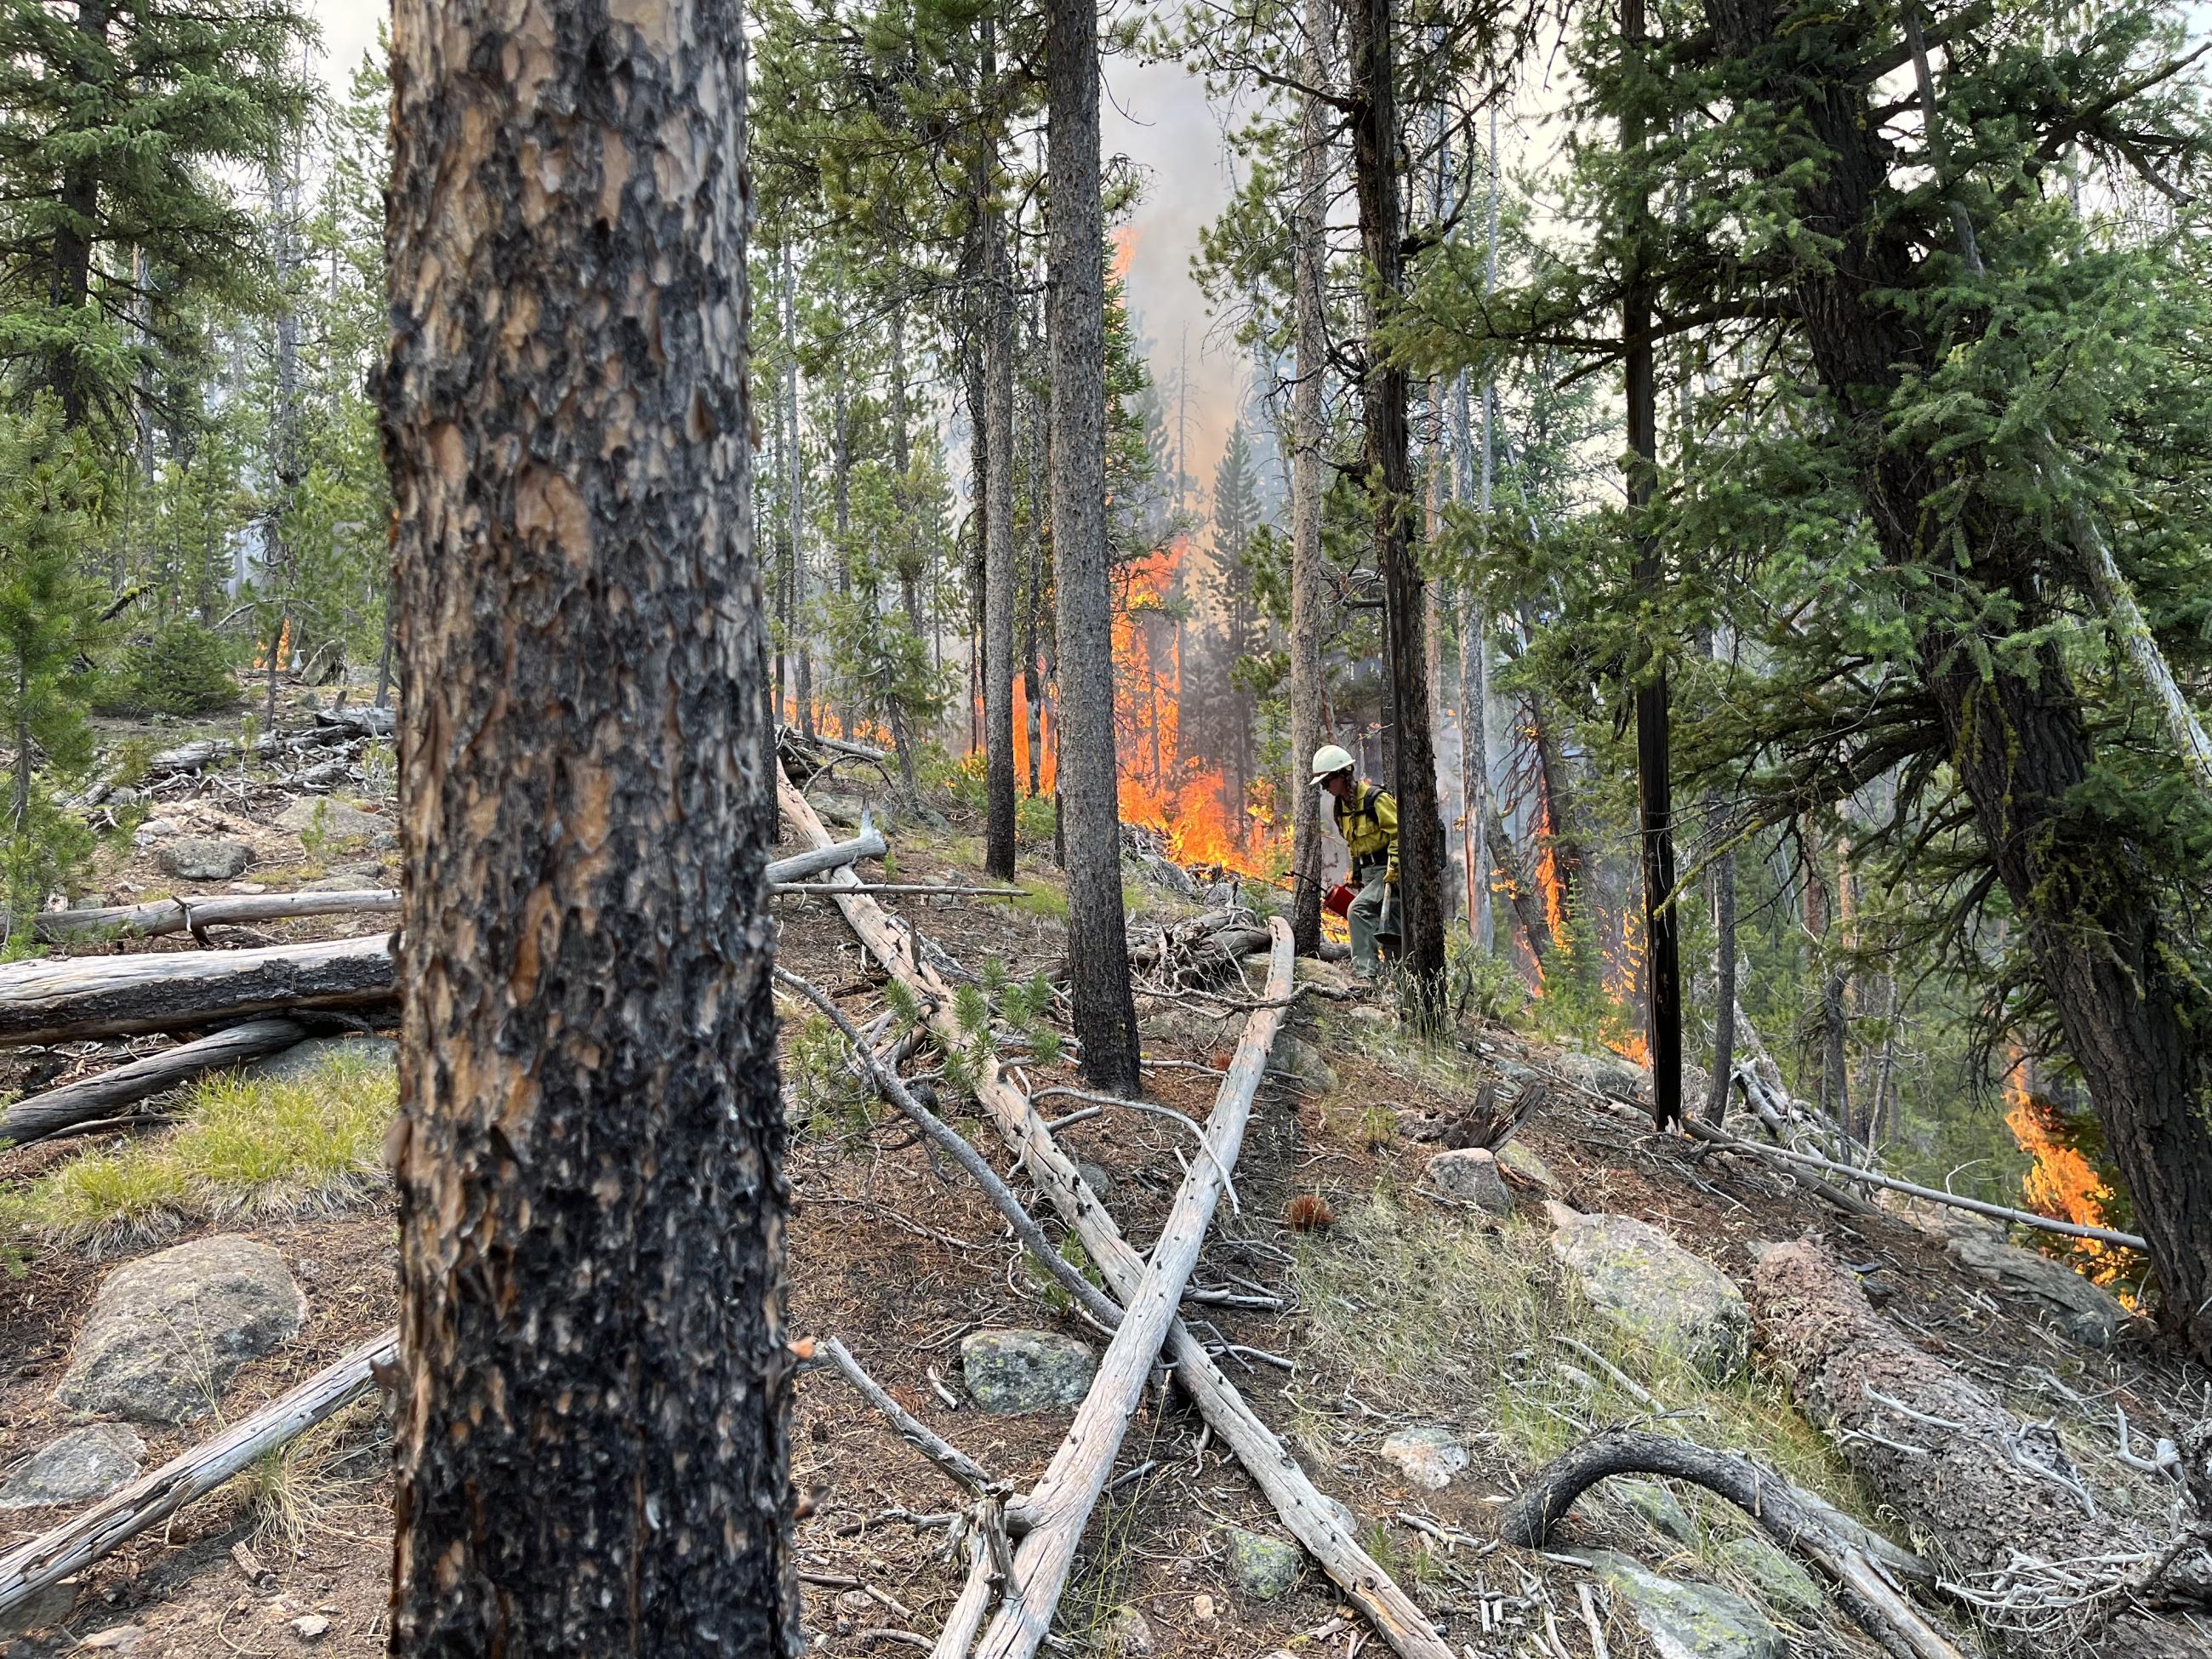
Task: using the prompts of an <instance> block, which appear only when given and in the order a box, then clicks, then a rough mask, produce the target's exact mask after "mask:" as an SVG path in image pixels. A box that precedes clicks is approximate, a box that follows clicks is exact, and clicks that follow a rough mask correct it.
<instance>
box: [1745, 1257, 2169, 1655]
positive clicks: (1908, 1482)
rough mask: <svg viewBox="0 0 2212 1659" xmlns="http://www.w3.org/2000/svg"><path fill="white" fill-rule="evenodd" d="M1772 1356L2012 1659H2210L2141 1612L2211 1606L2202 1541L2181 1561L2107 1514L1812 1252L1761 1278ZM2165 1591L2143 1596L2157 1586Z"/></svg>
mask: <svg viewBox="0 0 2212 1659" xmlns="http://www.w3.org/2000/svg"><path fill="white" fill-rule="evenodd" d="M1751 1304H1752V1310H1753V1318H1754V1320H1755V1321H1756V1323H1757V1327H1758V1330H1759V1335H1760V1338H1761V1340H1763V1341H1764V1343H1765V1346H1766V1351H1767V1352H1768V1353H1769V1354H1770V1355H1771V1356H1772V1357H1773V1358H1775V1359H1776V1360H1778V1361H1779V1362H1780V1363H1781V1364H1782V1366H1783V1367H1784V1370H1785V1371H1786V1372H1787V1374H1788V1375H1789V1376H1790V1389H1791V1392H1792V1394H1793V1395H1795V1397H1796V1401H1797V1403H1798V1405H1799V1407H1801V1408H1802V1410H1803V1411H1804V1412H1805V1413H1806V1415H1807V1416H1808V1417H1809V1418H1811V1419H1812V1420H1813V1421H1814V1423H1815V1424H1817V1425H1820V1427H1821V1428H1823V1429H1824V1430H1826V1431H1827V1432H1828V1434H1829V1435H1830V1436H1831V1437H1832V1438H1833V1439H1834V1440H1835V1441H1836V1443H1837V1444H1838V1447H1839V1448H1840V1449H1841V1451H1842V1453H1843V1456H1844V1462H1847V1463H1849V1464H1850V1466H1851V1467H1852V1468H1854V1469H1855V1470H1857V1472H1858V1474H1859V1475H1860V1476H1861V1477H1862V1478H1863V1479H1864V1480H1866V1481H1867V1482H1868V1484H1869V1486H1872V1487H1873V1488H1874V1490H1875V1492H1877V1493H1878V1494H1880V1496H1881V1498H1882V1499H1883V1500H1884V1501H1885V1502H1886V1503H1887V1504H1890V1505H1891V1506H1892V1507H1893V1508H1894V1509H1895V1510H1897V1511H1898V1513H1899V1515H1901V1516H1903V1517H1904V1518H1905V1521H1906V1522H1907V1523H1908V1524H1909V1525H1910V1526H1911V1529H1912V1532H1913V1534H1914V1535H1915V1536H1916V1537H1919V1538H1924V1539H1926V1540H1928V1541H1929V1553H1930V1554H1931V1556H1933V1557H1934V1558H1935V1559H1936V1561H1937V1565H1938V1566H1939V1568H1940V1569H1941V1570H1942V1572H1943V1576H1944V1577H1943V1583H1944V1588H1945V1589H1946V1590H1947V1592H1948V1593H1949V1594H1950V1595H1953V1596H1954V1598H1956V1599H1958V1600H1960V1601H1963V1602H1965V1603H1966V1604H1967V1605H1969V1606H1971V1607H1972V1608H1973V1609H1974V1611H1975V1612H1976V1613H1977V1615H1978V1618H1979V1619H1980V1620H1981V1622H1982V1623H1983V1624H1984V1626H1986V1627H1988V1628H1989V1629H1990V1630H1991V1631H1992V1632H1995V1633H1996V1634H1997V1635H1998V1636H1999V1637H2000V1638H2002V1639H2003V1640H2004V1641H2005V1643H2006V1644H2007V1646H2008V1648H2009V1649H2010V1650H2013V1651H2015V1652H2021V1653H2027V1652H2029V1651H2031V1650H2033V1651H2036V1652H2048V1651H2052V1650H2063V1649H2064V1648H2066V1647H2068V1646H2069V1645H2073V1646H2075V1647H2077V1648H2078V1650H2080V1651H2082V1652H2087V1653H2096V1654H2106V1655H2111V1656H2114V1659H2118V1656H2123V1655H2125V1656H2131V1659H2132V1656H2151V1655H2177V1656H2179V1655H2189V1656H2203V1655H2205V1654H2208V1653H2212V1642H2208V1641H2207V1640H2206V1639H2205V1638H2203V1637H2201V1636H2199V1635H2197V1633H2196V1632H2193V1631H2191V1630H2189V1629H2186V1628H2185V1627H2184V1626H2179V1625H2177V1624H2170V1623H2166V1622H2161V1621H2159V1620H2153V1619H2151V1618H2149V1617H2148V1616H2146V1615H2145V1614H2143V1613H2142V1612H2141V1611H2139V1609H2140V1607H2142V1605H2143V1604H2144V1603H2146V1602H2148V1601H2156V1600H2165V1601H2191V1602H2193V1601H2199V1600H2201V1599H2203V1597H2205V1595H2207V1594H2208V1592H2212V1558H2208V1557H2207V1556H2206V1554H2205V1552H2204V1550H2203V1546H2202V1543H2201V1541H2199V1542H2198V1543H2197V1545H2196V1547H2193V1548H2187V1549H2184V1550H2181V1551H2179V1552H2177V1551H2176V1549H2175V1547H2174V1541H2172V1540H2171V1539H2163V1538H2153V1537H2152V1536H2150V1535H2149V1534H2148V1533H2147V1532H2146V1531H2145V1530H2144V1529H2143V1528H2142V1527H2141V1526H2140V1525H2139V1524H2138V1523H2136V1522H2134V1521H2133V1520H2132V1519H2131V1518H2130V1517H2129V1516H2126V1515H2125V1514H2124V1513H2116V1512H2114V1511H2113V1510H2111V1509H2110V1508H2109V1507H2108V1506H2106V1505H2100V1504H2099V1503H2098V1502H2097V1500H2096V1497H2095V1494H2094V1493H2093V1492H2091V1490H2090V1489H2089V1486H2088V1484H2087V1482H2086V1481H2085V1480H2083V1478H2082V1476H2081V1474H2080V1473H2079V1472H2078V1471H2076V1470H2075V1468H2074V1467H2073V1465H2072V1464H2071V1463H2070V1462H2069V1460H2068V1458H2067V1456H2066V1454H2065V1451H2064V1449H2063V1446H2062V1445H2061V1443H2060V1442H2059V1439H2058V1437H2057V1433H2056V1432H2055V1431H2052V1430H2051V1428H2050V1427H2049V1426H2048V1425H2035V1426H2031V1425H2026V1424H2023V1423H2022V1422H2021V1420H2020V1419H2018V1418H2016V1417H2015V1416H2014V1415H2013V1414H2012V1413H2011V1412H2010V1411H2008V1409H2007V1408H2006V1407H2005V1405H2004V1403H2003V1401H2001V1400H1999V1399H1998V1398H1997V1397H1996V1395H1993V1394H1991V1393H1990V1390H1989V1389H1985V1388H1984V1387H1983V1386H1982V1385H1981V1384H1980V1383H1977V1382H1974V1381H1972V1379H1970V1378H1968V1377H1966V1376H1961V1375H1960V1373H1959V1372H1957V1371H1956V1370H1953V1369H1952V1368H1951V1367H1950V1366H1948V1365H1947V1364H1944V1363H1943V1362H1942V1360H1940V1359H1938V1358H1936V1357H1935V1356H1934V1355H1932V1354H1930V1353H1929V1352H1926V1351H1925V1350H1923V1349H1922V1348H1920V1347H1918V1346H1916V1345H1915V1344H1913V1343H1911V1342H1910V1341H1908V1340H1905V1337H1904V1336H1903V1335H1902V1334H1900V1333H1899V1331H1898V1330H1897V1329H1896V1328H1895V1327H1893V1325H1891V1324H1890V1323H1889V1322H1888V1321H1887V1320H1885V1319H1883V1318H1882V1317H1881V1316H1880V1315H1878V1314H1876V1313H1875V1310H1874V1309H1873V1307H1872V1306H1871V1305H1870V1304H1869V1303H1868V1301H1867V1298H1866V1293H1865V1292H1864V1291H1863V1290H1861V1289H1860V1287H1859V1284H1858V1280H1857V1278H1856V1276H1854V1275H1853V1274H1852V1273H1850V1271H1849V1270H1848V1269H1846V1268H1844V1267H1843V1266H1841V1265H1840V1264H1839V1263H1838V1261H1836V1260H1835V1259H1834V1258H1833V1257H1832V1256H1831V1255H1829V1254H1828V1253H1827V1252H1826V1250H1825V1249H1821V1248H1820V1246H1818V1245H1814V1244H1807V1243H1798V1244H1779V1245H1776V1246H1773V1247H1772V1248H1771V1249H1768V1250H1767V1251H1766V1252H1765V1254H1764V1255H1762V1256H1761V1258H1760V1259H1759V1263H1758V1265H1757V1267H1755V1268H1754V1269H1753V1274H1752V1292H1751ZM2153 1567H2155V1568H2156V1570H2157V1581H2158V1582H2156V1583H2151V1582H2150V1570H2151V1569H2152V1568H2153Z"/></svg>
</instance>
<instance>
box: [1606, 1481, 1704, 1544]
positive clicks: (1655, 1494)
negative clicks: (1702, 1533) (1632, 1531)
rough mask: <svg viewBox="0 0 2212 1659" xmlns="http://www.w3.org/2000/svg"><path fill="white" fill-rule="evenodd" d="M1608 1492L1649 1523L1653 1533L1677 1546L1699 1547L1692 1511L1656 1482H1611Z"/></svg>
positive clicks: (1615, 1500) (1616, 1500)
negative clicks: (1663, 1536) (1665, 1537)
mask: <svg viewBox="0 0 2212 1659" xmlns="http://www.w3.org/2000/svg"><path fill="white" fill-rule="evenodd" d="M1605 1490H1606V1492H1607V1495H1608V1496H1610V1497H1611V1498H1613V1501H1614V1502H1615V1503H1617V1504H1620V1505H1621V1506H1622V1507H1623V1508H1624V1509H1626V1510H1629V1511H1630V1512H1631V1513H1632V1514H1634V1515H1635V1516H1638V1518H1639V1519H1641V1520H1643V1521H1644V1522H1649V1523H1650V1526H1651V1527H1652V1528H1653V1529H1654V1530H1656V1531H1658V1532H1661V1533H1663V1534H1665V1535H1666V1536H1668V1537H1669V1538H1671V1539H1673V1540H1674V1541H1675V1542H1676V1543H1678V1544H1687V1545H1688V1546H1690V1547H1692V1549H1694V1548H1696V1547H1697V1543H1698V1529H1697V1528H1696V1527H1694V1526H1692V1524H1691V1522H1690V1516H1689V1511H1688V1510H1685V1509H1684V1508H1683V1507H1682V1505H1681V1504H1680V1502H1678V1501H1677V1500H1676V1498H1675V1497H1674V1493H1673V1492H1668V1490H1667V1488H1666V1487H1664V1486H1661V1485H1659V1484H1658V1483H1657V1482H1656V1481H1654V1480H1608V1481H1607V1482H1606V1484H1605Z"/></svg>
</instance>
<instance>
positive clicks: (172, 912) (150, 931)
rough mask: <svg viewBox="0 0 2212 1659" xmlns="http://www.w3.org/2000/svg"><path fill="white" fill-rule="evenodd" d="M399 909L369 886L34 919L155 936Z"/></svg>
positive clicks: (48, 927)
mask: <svg viewBox="0 0 2212 1659" xmlns="http://www.w3.org/2000/svg"><path fill="white" fill-rule="evenodd" d="M398 908H399V893H398V889H396V888H391V887H367V888H362V889H360V890H356V891H353V892H345V893H238V894H225V895H223V896H221V897H219V898H201V899H185V898H165V899H154V900H150V901H149V902H147V903H144V904H116V905H109V906H107V907H106V908H102V909H98V910H46V911H42V912H41V913H40V915H39V917H38V919H37V921H36V922H35V924H34V925H35V926H36V927H37V929H38V933H39V937H40V939H70V938H73V937H76V936H78V935H82V934H106V935H109V936H112V937H114V938H118V939H155V938H158V937H160V936H161V935H162V934H165V933H198V932H199V931H200V930H201V929H202V928H204V927H216V926H218V925H226V924H230V923H236V922H252V921H287V920H289V919H290V918H292V917H295V916H343V915H384V914H386V913H388V912H392V911H396V910H398Z"/></svg>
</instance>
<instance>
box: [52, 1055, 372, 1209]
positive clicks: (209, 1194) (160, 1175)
mask: <svg viewBox="0 0 2212 1659" xmlns="http://www.w3.org/2000/svg"><path fill="white" fill-rule="evenodd" d="M397 1105H398V1081H397V1079H396V1078H395V1077H394V1076H393V1074H392V1070H391V1068H390V1067H389V1066H383V1065H379V1064H377V1063H375V1062H374V1060H371V1059H370V1058H368V1057H367V1056H352V1055H346V1056H342V1057H338V1058H334V1059H332V1060H329V1061H327V1062H325V1065H324V1066H322V1068H321V1069H320V1070H319V1071H318V1072H317V1073H314V1074H313V1076H310V1077H307V1078H303V1079H267V1078H249V1077H243V1076H240V1075H239V1074H237V1073H222V1074H221V1075H219V1076H216V1077H211V1078H205V1079H202V1080H200V1081H199V1082H198V1083H197V1084H195V1085H192V1086H191V1089H190V1090H189V1091H187V1092H186V1094H185V1098H184V1101H183V1103H182V1105H181V1107H180V1109H179V1114H178V1116H179V1121H178V1123H177V1124H176V1126H175V1127H173V1128H170V1129H167V1130H161V1131H157V1132H155V1133H154V1134H152V1135H149V1137H148V1138H146V1139H141V1140H137V1141H134V1142H131V1144H129V1145H127V1146H123V1147H122V1148H120V1149H119V1150H117V1151H113V1152H88V1153H87V1154H85V1155H84V1156H82V1157H81V1158H75V1159H72V1160H71V1161H70V1163H68V1164H64V1165H63V1166H62V1167H61V1168H59V1169H58V1170H52V1171H51V1172H49V1173H48V1174H46V1175H44V1176H40V1177H39V1178H38V1179H37V1180H35V1181H33V1182H31V1183H30V1184H29V1185H28V1186H27V1188H23V1189H22V1190H21V1193H20V1194H18V1197H17V1202H16V1206H15V1207H16V1208H17V1210H18V1212H19V1214H20V1215H21V1219H22V1220H23V1222H24V1224H25V1225H27V1228H28V1230H29V1231H31V1232H32V1233H33V1235H34V1236H35V1237H38V1238H40V1240H41V1241H43V1242H45V1243H50V1244H82V1245H90V1246H92V1247H94V1248H95V1249H108V1248H112V1247H114V1246H118V1245H122V1244H127V1243H134V1242H137V1241H143V1240H148V1239H153V1238H159V1237H162V1236H164V1235H165V1234H168V1233H173V1232H175V1231H179V1230H181V1229H182V1228H184V1227H185V1226H187V1225H191V1224H192V1223H194V1222H197V1221H203V1220H228V1219H234V1218H251V1217H254V1216H264V1215H297V1214H302V1213H305V1212H309V1211H313V1210H337V1209H341V1208H343V1207H345V1206H349V1205H352V1204H356V1203H358V1202H360V1201H361V1200H363V1199H365V1198H367V1197H368V1196H369V1195H370V1194H372V1193H374V1191H376V1190H377V1189H379V1188H381V1187H382V1186H383V1184H384V1182H385V1181H386V1175H385V1171H384V1133H385V1128H386V1125H387V1124H388V1123H389V1122H390V1121H391V1118H392V1112H393V1111H394V1110H395V1109H396V1108H397Z"/></svg>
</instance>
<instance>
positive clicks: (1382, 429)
mask: <svg viewBox="0 0 2212 1659" xmlns="http://www.w3.org/2000/svg"><path fill="white" fill-rule="evenodd" d="M1344 15H1345V20H1346V25H1347V27H1346V45H1347V46H1348V48H1349V51H1350V53H1351V58H1352V73H1351V91H1352V173H1353V178H1354V182H1355V184H1356V185H1357V187H1358V198H1359V239H1360V245H1361V247H1362V248H1363V250H1364V252H1365V255H1366V260H1367V265H1368V270H1367V282H1368V285H1369V296H1368V305H1369V314H1368V338H1367V366H1366V380H1365V384H1364V386H1363V387H1362V394H1363V396H1362V401H1363V403H1364V409H1365V415H1366V427H1367V489H1368V493H1369V496H1370V500H1371V501H1373V503H1374V510H1375V537H1374V550H1375V568H1376V572H1377V573H1378V574H1380V575H1381V576H1382V578H1383V635H1384V645H1383V660H1384V662H1385V664H1386V665H1388V667H1389V679H1390V709H1391V716H1392V721H1393V724H1394V726H1395V732H1394V734H1393V735H1394V738H1395V749H1396V757H1395V758H1396V766H1395V771H1394V774H1393V776H1392V780H1391V784H1392V793H1395V795H1396V796H1397V798H1398V902H1399V908H1400V911H1401V915H1400V920H1399V927H1400V933H1401V944H1400V950H1401V952H1402V955H1401V959H1400V966H1401V969H1402V970H1403V971H1404V973H1405V974H1406V975H1407V978H1408V981H1409V982H1410V983H1411V985H1412V987H1413V992H1414V995H1415V996H1416V998H1417V999H1419V1000H1422V1001H1423V1002H1426V1001H1428V1000H1431V999H1432V998H1433V997H1435V996H1436V995H1437V993H1438V989H1439V987H1441V986H1442V985H1443V970H1444V930H1443V923H1444V845H1443V819H1442V817H1439V816H1438V814H1437V759H1436V745H1435V734H1434V732H1433V731H1432V729H1431V725H1430V710H1429V672H1428V669H1429V665H1428V653H1427V650H1426V647H1425V646H1424V644H1423V641H1422V635H1423V634H1424V633H1425V629H1424V628H1423V626H1422V612H1423V599H1422V586H1423V584H1422V581H1421V567H1420V562H1419V559H1418V558H1417V557H1416V556H1415V555H1414V550H1413V538H1412V527H1411V522H1410V520H1411V514H1412V512H1413V465H1412V457H1411V447H1412V435H1411V433H1410V432H1409V431H1408V429H1407V414H1406V404H1407V397H1408V395H1409V392H1410V386H1409V383H1408V381H1407V375H1406V371H1405V370H1404V369H1403V368H1399V367H1398V366H1397V365H1396V364H1395V363H1393V362H1391V361H1390V360H1389V357H1388V356H1386V355H1385V354H1384V352H1383V348H1382V344H1381V342H1380V340H1379V339H1378V338H1377V332H1378V325H1380V324H1381V322H1382V321H1383V319H1384V317H1386V316H1387V315H1388V314H1389V309H1390V307H1392V306H1393V305H1395V303H1396V301H1397V299H1398V297H1399V291H1400V288H1401V283H1402V278H1403V270H1404V264H1405V213H1404V210H1403V206H1402V203H1401V191H1400V187H1399V179H1398V151H1399V149H1400V142H1399V141H1400V134H1399V131H1398V104H1397V86H1396V73H1397V70H1396V61H1397V53H1396V50H1395V26H1396V19H1395V15H1394V8H1393V4H1392V0H1352V3H1350V4H1348V5H1346V8H1345V13H1344Z"/></svg>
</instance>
